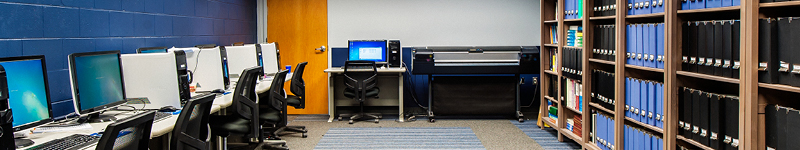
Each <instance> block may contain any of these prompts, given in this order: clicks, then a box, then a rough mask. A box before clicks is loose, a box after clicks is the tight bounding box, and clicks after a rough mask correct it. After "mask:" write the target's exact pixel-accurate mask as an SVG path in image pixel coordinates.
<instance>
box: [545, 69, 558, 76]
mask: <svg viewBox="0 0 800 150" xmlns="http://www.w3.org/2000/svg"><path fill="white" fill-rule="evenodd" d="M544 73H547V74H551V75H556V76H557V75H558V73H556V72H553V71H552V70H544Z"/></svg>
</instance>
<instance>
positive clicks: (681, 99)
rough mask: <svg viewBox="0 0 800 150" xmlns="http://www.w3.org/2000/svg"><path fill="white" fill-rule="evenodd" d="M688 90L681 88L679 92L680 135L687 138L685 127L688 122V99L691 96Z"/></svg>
mask: <svg viewBox="0 0 800 150" xmlns="http://www.w3.org/2000/svg"><path fill="white" fill-rule="evenodd" d="M687 91H688V90H687V89H686V88H680V90H679V92H678V122H679V123H678V135H682V136H686V135H684V133H683V131H684V130H683V125H684V122H686V117H684V116H686V107H685V106H686V99H687V95H690V94H689V93H688V92H687Z"/></svg>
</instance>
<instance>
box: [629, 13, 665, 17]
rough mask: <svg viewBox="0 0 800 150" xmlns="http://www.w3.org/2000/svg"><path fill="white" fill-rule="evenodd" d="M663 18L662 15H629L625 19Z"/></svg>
mask: <svg viewBox="0 0 800 150" xmlns="http://www.w3.org/2000/svg"><path fill="white" fill-rule="evenodd" d="M659 17H664V13H654V14H643V15H630V16H627V17H625V18H659Z"/></svg>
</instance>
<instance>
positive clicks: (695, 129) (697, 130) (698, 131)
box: [692, 126, 700, 134]
mask: <svg viewBox="0 0 800 150" xmlns="http://www.w3.org/2000/svg"><path fill="white" fill-rule="evenodd" d="M692 133H695V134H697V133H700V127H697V126H692Z"/></svg>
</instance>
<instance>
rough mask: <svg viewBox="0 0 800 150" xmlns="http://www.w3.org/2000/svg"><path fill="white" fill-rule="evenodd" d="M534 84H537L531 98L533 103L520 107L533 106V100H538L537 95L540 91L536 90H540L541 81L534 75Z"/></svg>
mask: <svg viewBox="0 0 800 150" xmlns="http://www.w3.org/2000/svg"><path fill="white" fill-rule="evenodd" d="M533 84H536V85H535V86H534V90H533V99H531V103H530V104H528V106H520V107H525V108H529V107H531V106H533V102H534V101H536V98H538V97H537V96H538V95H537V93H538V92H536V91H539V82H538V81H536V78H535V77H534V80H533Z"/></svg>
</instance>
